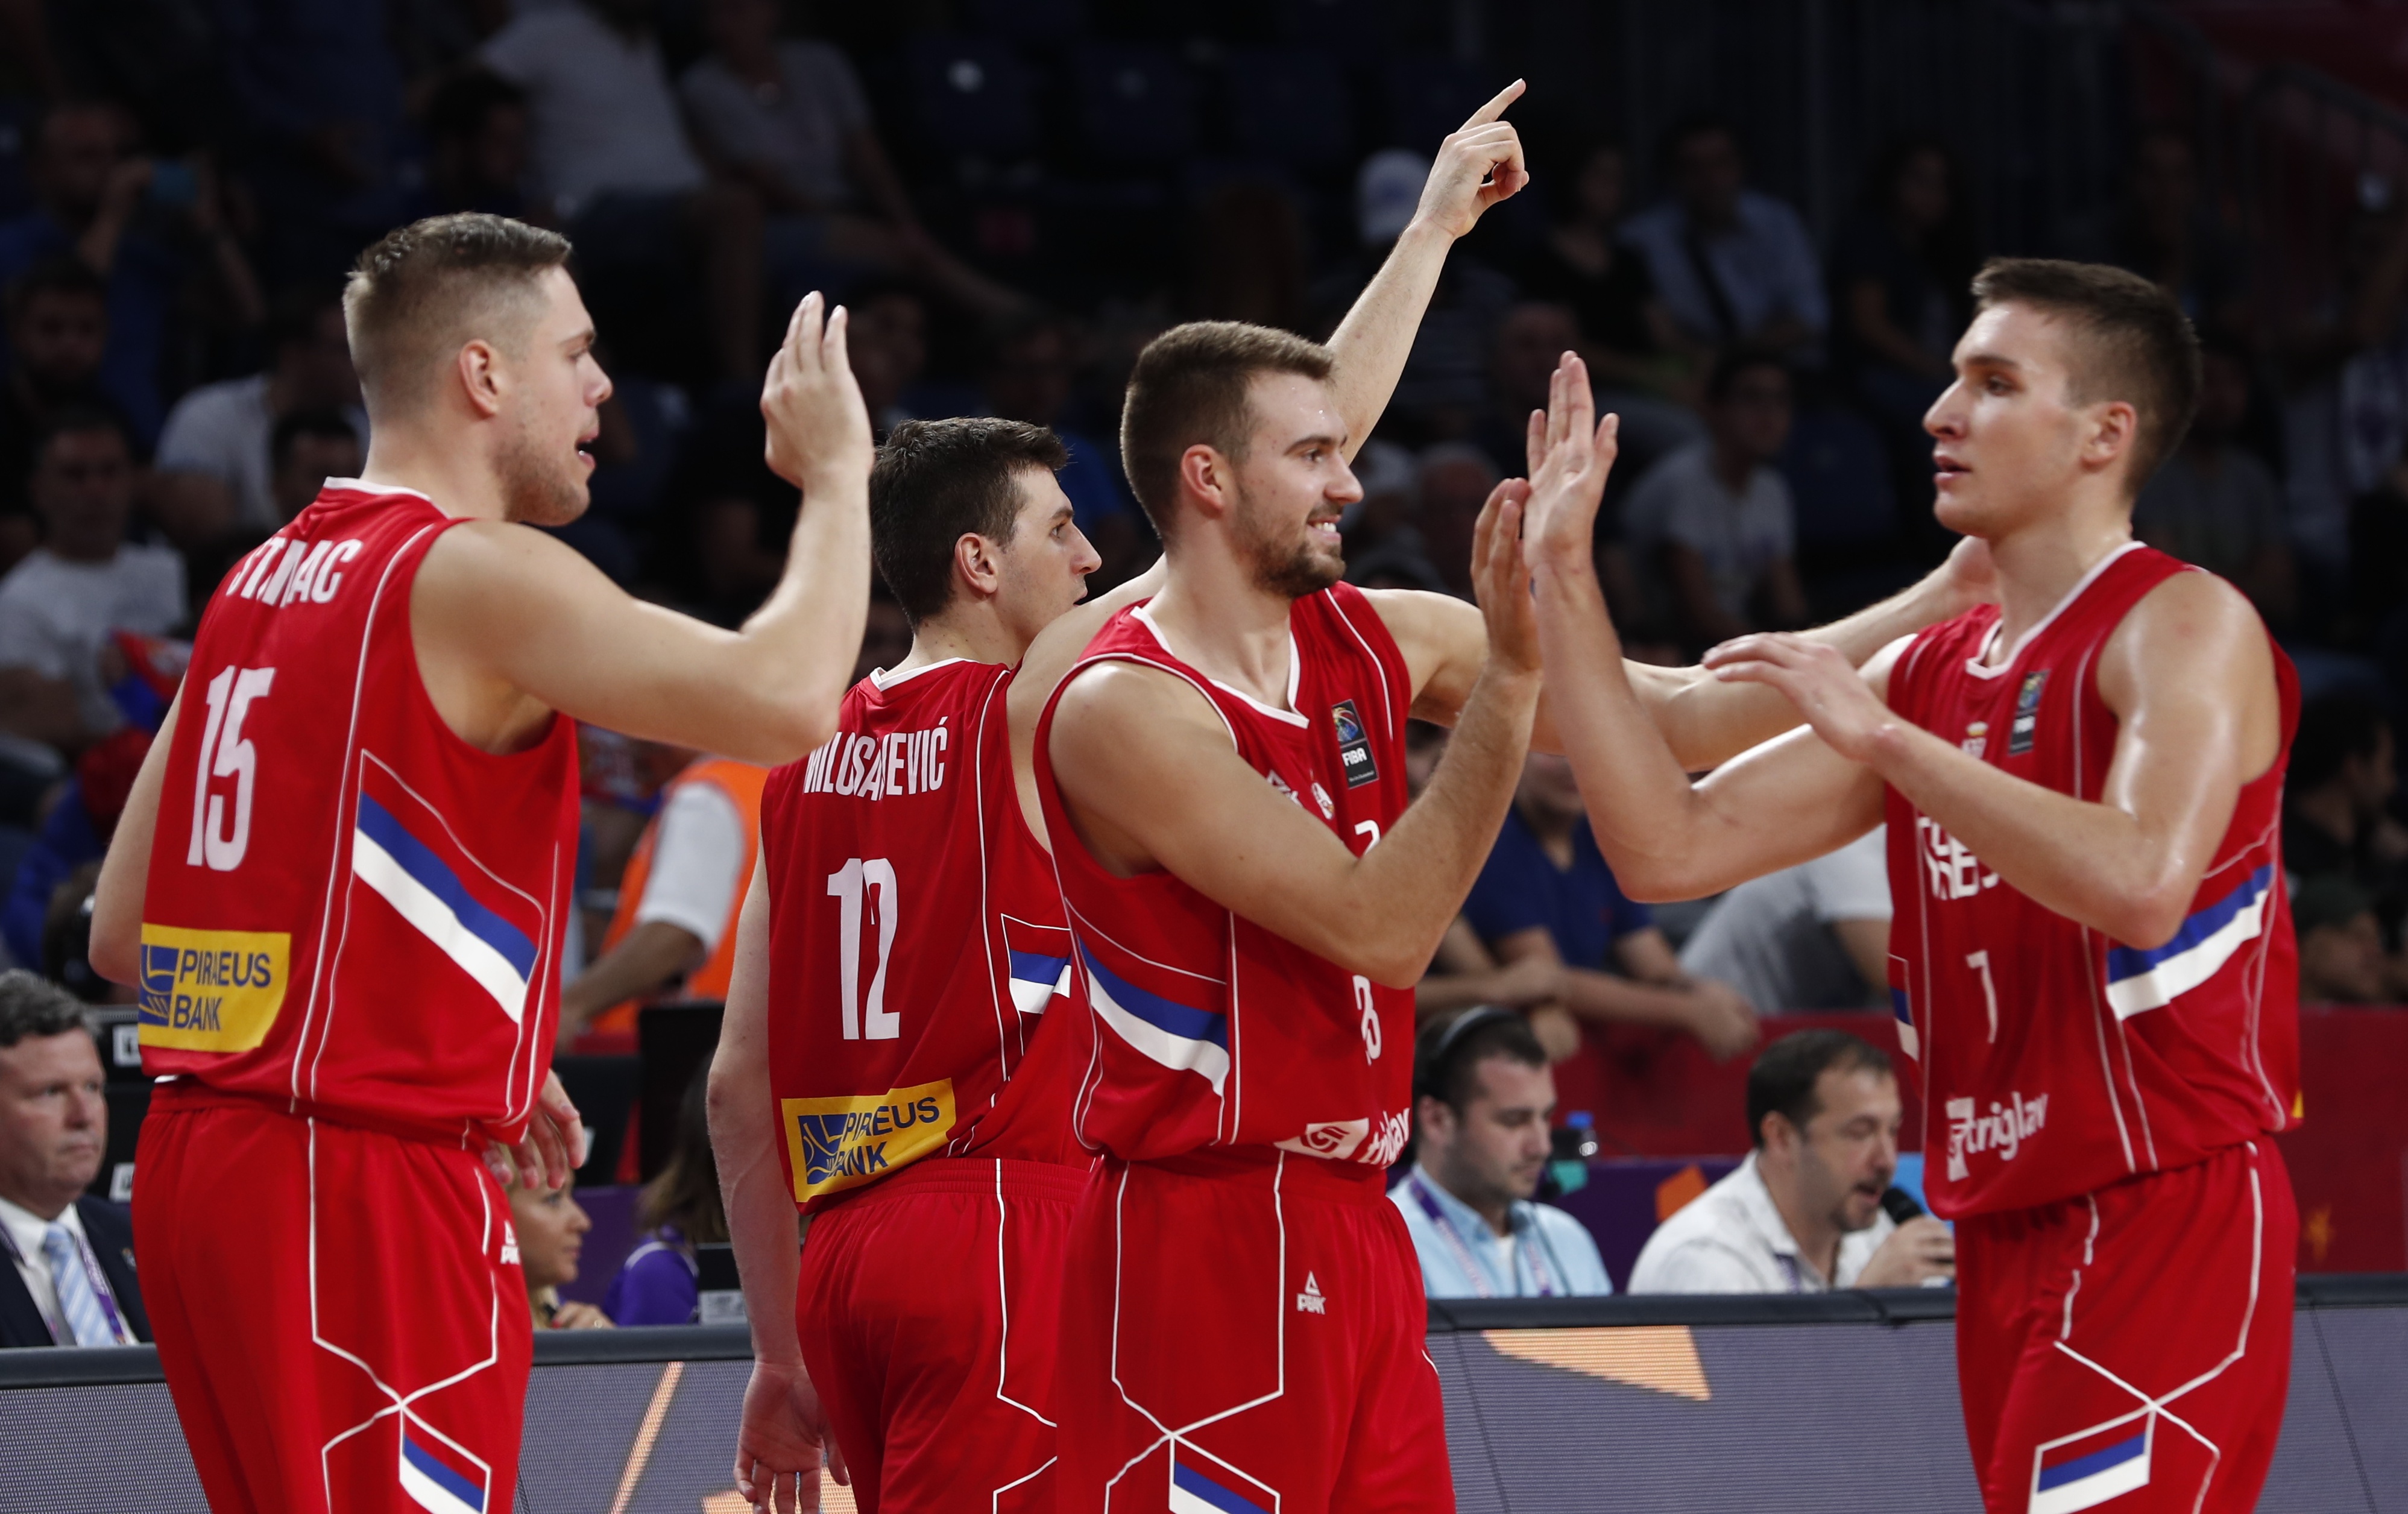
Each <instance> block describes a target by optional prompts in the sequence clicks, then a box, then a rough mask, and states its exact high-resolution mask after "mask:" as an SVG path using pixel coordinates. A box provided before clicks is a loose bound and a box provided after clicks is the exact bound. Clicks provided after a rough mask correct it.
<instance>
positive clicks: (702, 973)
mask: <svg viewBox="0 0 2408 1514" xmlns="http://www.w3.org/2000/svg"><path fill="white" fill-rule="evenodd" d="M768 778H769V770H768V769H767V768H766V767H758V766H755V765H754V764H751V763H739V762H736V761H733V760H731V759H728V758H724V757H700V756H697V757H695V758H694V759H693V760H692V761H690V762H689V763H687V764H686V765H685V767H684V769H683V770H682V771H681V772H680V773H679V774H678V776H677V777H676V778H671V779H670V780H669V782H668V784H667V786H666V787H665V788H663V789H662V790H661V807H660V813H659V814H658V815H656V816H654V817H653V820H652V824H650V825H649V826H647V827H645V830H644V835H643V837H642V838H641V839H640V840H638V842H637V843H636V850H635V853H634V855H632V856H630V857H629V858H628V859H627V865H626V869H625V871H624V872H623V873H621V874H620V876H619V908H618V912H617V914H615V915H614V916H613V917H612V918H611V921H610V929H609V934H607V935H606V936H603V938H602V954H601V955H600V956H599V957H597V958H596V959H595V961H594V962H593V964H591V965H589V966H588V967H587V968H586V969H585V971H584V972H583V973H581V974H580V975H579V976H578V978H577V979H576V981H574V982H572V983H570V984H569V985H568V986H567V987H566V989H564V990H562V991H561V995H560V1039H561V1044H563V1045H564V1046H565V1045H567V1044H568V1043H570V1042H572V1041H576V1040H578V1039H579V1037H580V1036H581V1033H584V1032H586V1031H588V1030H589V1029H590V1030H591V1031H592V1032H593V1034H594V1036H595V1037H597V1038H600V1039H603V1040H607V1041H608V1042H609V1043H610V1044H609V1045H608V1046H603V1045H591V1046H581V1050H593V1051H605V1050H608V1051H618V1052H632V1051H634V1050H636V1011H637V1010H638V1007H641V1006H642V1005H644V1004H647V1003H650V1002H652V1001H653V1000H655V999H658V998H661V997H663V996H675V997H681V998H688V999H724V998H726V997H727V979H728V974H729V972H730V971H731V970H732V969H733V968H734V966H735V964H736V916H737V913H738V911H739V910H740V909H742V908H743V907H744V886H745V884H746V883H747V882H748V881H749V880H750V879H751V878H752V877H753V844H754V838H755V837H756V836H758V835H759V833H760V828H761V786H762V785H763V784H764V783H766V782H767V780H768Z"/></svg>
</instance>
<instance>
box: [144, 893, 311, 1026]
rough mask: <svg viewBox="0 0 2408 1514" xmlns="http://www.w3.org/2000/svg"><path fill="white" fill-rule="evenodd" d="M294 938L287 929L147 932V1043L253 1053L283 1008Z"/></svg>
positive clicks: (150, 928)
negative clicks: (253, 1049) (287, 932)
mask: <svg viewBox="0 0 2408 1514" xmlns="http://www.w3.org/2000/svg"><path fill="white" fill-rule="evenodd" d="M292 964H293V937H292V936H290V935H288V934H286V933H285V932H283V931H188V930H181V929H179V928H177V927H176V926H173V925H152V924H150V923H149V922H148V921H145V922H144V923H143V926H142V1005H141V1014H142V1044H143V1045H144V1046H156V1047H164V1048H168V1049H172V1050H178V1051H248V1050H251V1048H252V1047H255V1046H257V1045H258V1044H259V1043H260V1042H262V1041H264V1040H265V1039H267V1027H269V1026H270V1025H273V1024H275V1023H276V1012H277V1011H278V1010H279V1009H280V1008H282V1007H284V980H285V978H287V977H288V976H290V969H291V967H292Z"/></svg>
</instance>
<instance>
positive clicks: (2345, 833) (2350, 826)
mask: <svg viewBox="0 0 2408 1514" xmlns="http://www.w3.org/2000/svg"><path fill="white" fill-rule="evenodd" d="M2397 760H2398V748H2397V746H2396V745H2395V744H2394V742H2393V739H2392V730H2391V721H2390V719H2389V718H2388V717H2387V716H2386V715H2385V714H2384V711H2383V707H2381V706H2380V705H2378V704H2376V703H2375V702H2374V701H2372V700H2371V699H2368V698H2367V697H2365V696H2364V695H2362V694H2349V693H2341V694H2326V695H2323V696H2321V697H2319V698H2315V699H2312V700H2310V701H2308V703H2307V705H2306V706H2305V707H2303V708H2302V709H2301V710H2300V729H2299V734H2298V735H2297V736H2294V737H2293V738H2292V742H2291V765H2290V770H2289V771H2288V772H2287V773H2286V775H2285V778H2284V783H2283V867H2284V870H2285V871H2286V872H2287V873H2289V874H2290V875H2291V876H2292V878H2296V879H2298V880H2299V881H2300V885H2301V886H2302V887H2304V886H2305V884H2306V883H2307V882H2308V881H2309V880H2311V879H2314V878H2344V879H2347V880H2349V881H2350V882H2353V883H2355V884H2357V885H2358V887H2359V888H2361V889H2363V890H2365V891H2366V892H2367V893H2369V894H2370V895H2372V898H2373V900H2374V907H2375V912H2376V914H2377V916H2378V917H2379V918H2380V919H2381V920H2382V921H2383V926H2384V931H2385V934H2386V936H2395V937H2396V936H2397V935H2398V933H2399V931H2400V927H2401V915H2402V913H2403V912H2408V830H2403V828H2402V827H2401V825H2400V823H2399V822H2398V821H2395V820H2393V819H2391V817H2390V813H2389V806H2390V803H2391V796H2392V794H2393V793H2394V792H2395V791H2396V790H2397V789H2398V788H2399V786H2400V776H2399V769H2398V767H2397V765H2396V764H2397Z"/></svg>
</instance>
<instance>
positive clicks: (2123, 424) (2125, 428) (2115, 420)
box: [2082, 400, 2141, 484]
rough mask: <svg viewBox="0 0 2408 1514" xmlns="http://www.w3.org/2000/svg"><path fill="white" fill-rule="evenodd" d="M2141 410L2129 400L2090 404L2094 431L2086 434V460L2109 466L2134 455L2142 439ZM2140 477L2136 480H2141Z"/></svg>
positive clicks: (2084, 443)
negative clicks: (2132, 452)
mask: <svg viewBox="0 0 2408 1514" xmlns="http://www.w3.org/2000/svg"><path fill="white" fill-rule="evenodd" d="M2140 433H2141V412H2140V411H2138V410H2136V409H2134V408H2133V407H2132V406H2131V403H2130V402H2129V401H2128V400H2107V401H2105V402H2103V403H2101V404H2098V405H2094V406H2092V407H2090V431H2089V434H2088V435H2087V436H2085V437H2084V438H2083V442H2082V460H2083V461H2084V462H2085V463H2086V464H2090V465H2091V466H2092V467H2095V468H2109V467H2113V466H2114V464H2115V461H2116V459H2118V458H2123V457H2128V456H2130V455H2131V451H2132V445H2133V443H2134V442H2136V441H2138V440H2139V439H2140ZM2138 481H2139V480H2137V479H2136V480H2134V482H2135V483H2136V484H2137V483H2138Z"/></svg>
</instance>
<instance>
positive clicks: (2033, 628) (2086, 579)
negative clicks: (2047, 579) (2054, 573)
mask: <svg viewBox="0 0 2408 1514" xmlns="http://www.w3.org/2000/svg"><path fill="white" fill-rule="evenodd" d="M2140 547H2141V544H2140V543H2139V542H2137V541H2128V542H2126V543H2125V544H2124V545H2123V546H2121V547H2118V548H2116V549H2115V550H2114V551H2112V552H2109V553H2108V554H2107V555H2106V556H2104V557H2102V558H2100V560H2099V561H2098V562H2096V563H2093V564H2091V565H2090V571H2089V572H2087V573H2085V574H2084V575H2083V576H2082V578H2080V580H2079V581H2077V582H2076V583H2075V584H2074V586H2073V587H2072V588H2071V589H2068V590H2067V591H2066V592H2065V597H2064V598H2062V599H2060V600H2058V601H2057V604H2056V606H2055V607H2052V608H2051V609H2050V610H2049V612H2048V613H2047V614H2046V615H2043V616H2042V617H2041V618H2040V619H2039V620H2038V621H2035V622H2034V623H2033V624H2031V625H2030V626H2028V627H2027V628H2026V629H2025V631H2024V634H2023V635H2022V636H2017V637H2016V638H2015V644H2014V646H2013V647H2010V648H2008V649H2007V654H2006V655H2005V656H2004V657H2001V658H2000V659H1999V661H1998V662H1996V663H1995V664H1991V663H1985V661H1984V660H1985V658H1987V657H1988V656H1989V655H1990V649H1991V648H1993V647H1995V646H1997V645H1998V644H1999V633H2000V632H2001V631H2003V630H2005V629H2006V623H2007V622H2006V619H2005V617H2003V616H2001V617H2000V619H1999V621H1997V622H1996V623H1995V624H1993V625H1992V626H1991V627H1990V634H1989V635H1988V636H1984V637H1983V638H1982V645H1981V646H1980V647H1978V648H1976V649H1975V650H1974V652H1973V655H1972V656H1971V657H1969V658H1967V659H1965V671H1966V672H1968V673H1971V674H1972V675H1973V676H1974V677H1975V678H1998V677H2000V675H2001V674H2003V673H2005V672H2006V671H2007V669H2009V668H2011V667H2013V666H2014V665H2015V660H2016V659H2017V658H2019V657H2021V656H2023V654H2024V651H2025V650H2026V649H2027V648H2028V647H2030V646H2031V644H2032V643H2033V642H2034V641H2036V640H2038V639H2040V634H2041V633H2042V632H2043V631H2045V630H2047V629H2048V628H2049V627H2050V626H2051V625H2054V624H2055V623H2056V622H2057V617H2058V616H2060V615H2062V614H2064V613H2065V612H2066V611H2067V610H2069V609H2071V608H2072V607H2073V602H2074V601H2075V600H2078V599H2080V598H2081V597H2082V595H2083V593H2084V591H2085V590H2087V589H2088V588H2089V587H2090V586H2091V585H2092V584H2094V583H2096V582H2098V581H2099V575H2100V574H2102V573H2104V572H2106V571H2107V569H2108V568H2109V567H2111V566H2113V565H2114V563H2115V561H2116V560H2117V559H2118V558H2121V557H2122V556H2123V555H2124V554H2125V553H2126V552H2130V551H2138V550H2140Z"/></svg>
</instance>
